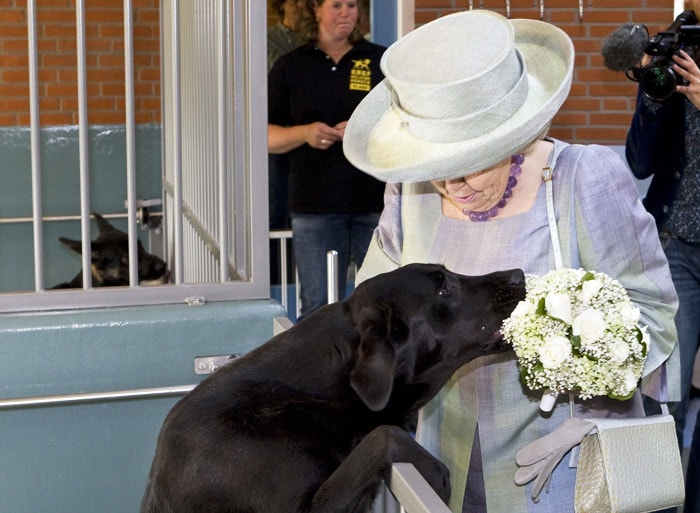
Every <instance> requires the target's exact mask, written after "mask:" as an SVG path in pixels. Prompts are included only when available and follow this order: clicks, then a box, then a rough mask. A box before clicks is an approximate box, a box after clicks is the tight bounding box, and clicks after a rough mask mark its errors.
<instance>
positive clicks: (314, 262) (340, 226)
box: [290, 212, 379, 320]
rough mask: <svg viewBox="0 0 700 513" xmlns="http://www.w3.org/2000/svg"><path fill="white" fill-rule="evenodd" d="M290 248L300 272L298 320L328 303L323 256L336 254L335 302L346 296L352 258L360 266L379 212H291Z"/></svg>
mask: <svg viewBox="0 0 700 513" xmlns="http://www.w3.org/2000/svg"><path fill="white" fill-rule="evenodd" d="M290 217H291V220H292V245H293V246H294V259H295V261H296V265H297V271H298V273H299V287H300V291H299V296H300V298H301V316H300V317H299V319H300V320H301V319H302V318H303V317H305V316H307V315H309V314H310V313H312V312H313V311H315V310H317V309H318V308H320V307H322V306H323V305H325V304H327V303H328V286H327V284H328V278H327V271H326V254H327V253H328V251H331V250H335V251H337V252H338V277H337V280H338V299H339V300H340V299H343V298H344V297H345V288H346V277H347V269H348V265H349V264H350V260H351V259H352V260H353V261H354V262H355V263H356V264H357V265H358V266H359V265H360V264H362V261H363V260H364V258H365V254H366V253H367V248H368V247H369V242H370V240H371V239H372V233H373V232H374V229H375V228H376V226H377V223H378V222H379V213H378V212H377V213H368V214H367V213H363V214H299V213H297V212H290Z"/></svg>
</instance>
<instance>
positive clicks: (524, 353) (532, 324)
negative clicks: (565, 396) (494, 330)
mask: <svg viewBox="0 0 700 513" xmlns="http://www.w3.org/2000/svg"><path fill="white" fill-rule="evenodd" d="M526 284H527V295H526V297H525V299H524V300H523V301H521V302H520V304H518V306H517V307H516V309H515V310H514V311H513V313H512V314H511V316H510V317H509V318H508V319H506V320H505V321H504V322H503V327H502V332H503V336H504V338H505V339H506V340H507V341H508V342H510V343H511V344H512V345H513V348H514V349H515V352H516V355H517V356H518V362H519V365H520V370H521V375H522V378H523V381H524V382H525V384H526V386H528V387H529V388H530V389H532V390H539V389H550V390H553V391H556V392H559V393H565V392H575V393H578V394H579V395H580V396H581V397H582V398H583V399H588V398H591V397H594V396H600V395H605V396H609V397H614V398H616V399H626V398H628V397H630V396H631V395H632V394H633V393H634V391H635V389H636V387H637V383H638V381H639V378H640V377H641V373H642V369H643V367H644V360H645V359H646V353H647V348H648V346H649V333H648V332H647V328H646V326H639V325H638V323H639V318H640V316H639V309H638V308H637V307H635V306H634V305H633V304H632V302H631V301H630V299H629V296H628V295H627V291H626V290H625V289H624V287H622V285H621V284H620V283H619V282H618V281H616V280H613V279H612V278H610V277H609V276H607V275H606V274H603V273H598V272H594V271H585V270H583V269H561V270H556V271H551V272H549V273H547V274H546V275H544V276H534V275H528V276H527V277H526Z"/></svg>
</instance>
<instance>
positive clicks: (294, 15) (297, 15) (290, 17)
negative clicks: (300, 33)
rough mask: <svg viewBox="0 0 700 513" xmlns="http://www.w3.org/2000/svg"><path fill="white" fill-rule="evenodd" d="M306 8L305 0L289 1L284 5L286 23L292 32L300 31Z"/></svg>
mask: <svg viewBox="0 0 700 513" xmlns="http://www.w3.org/2000/svg"><path fill="white" fill-rule="evenodd" d="M303 7H304V0H287V1H286V2H284V4H282V9H283V10H284V21H285V25H287V26H288V27H289V28H291V29H292V30H298V28H299V21H300V20H301V13H302V10H303Z"/></svg>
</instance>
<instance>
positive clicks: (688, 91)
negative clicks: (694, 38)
mask: <svg viewBox="0 0 700 513" xmlns="http://www.w3.org/2000/svg"><path fill="white" fill-rule="evenodd" d="M679 54H680V55H674V56H673V61H674V62H675V64H674V65H673V71H675V72H676V73H677V74H678V75H679V76H680V77H682V78H683V79H685V80H686V81H687V82H688V85H678V86H676V91H678V92H679V93H682V94H684V95H685V96H686V97H687V98H688V99H689V100H690V101H691V103H692V104H693V105H695V106H696V107H697V108H698V109H700V68H698V65H697V63H696V62H695V61H694V60H693V59H692V58H691V57H690V55H688V54H687V53H686V52H685V51H684V50H680V51H679Z"/></svg>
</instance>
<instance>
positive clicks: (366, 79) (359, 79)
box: [350, 59, 372, 91]
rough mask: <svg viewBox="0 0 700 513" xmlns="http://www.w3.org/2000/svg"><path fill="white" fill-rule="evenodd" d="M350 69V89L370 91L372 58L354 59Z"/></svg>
mask: <svg viewBox="0 0 700 513" xmlns="http://www.w3.org/2000/svg"><path fill="white" fill-rule="evenodd" d="M352 62H353V66H352V69H351V70H350V90H351V91H369V90H370V89H371V88H372V70H371V69H370V68H369V63H370V62H372V61H371V59H353V61H352Z"/></svg>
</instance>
